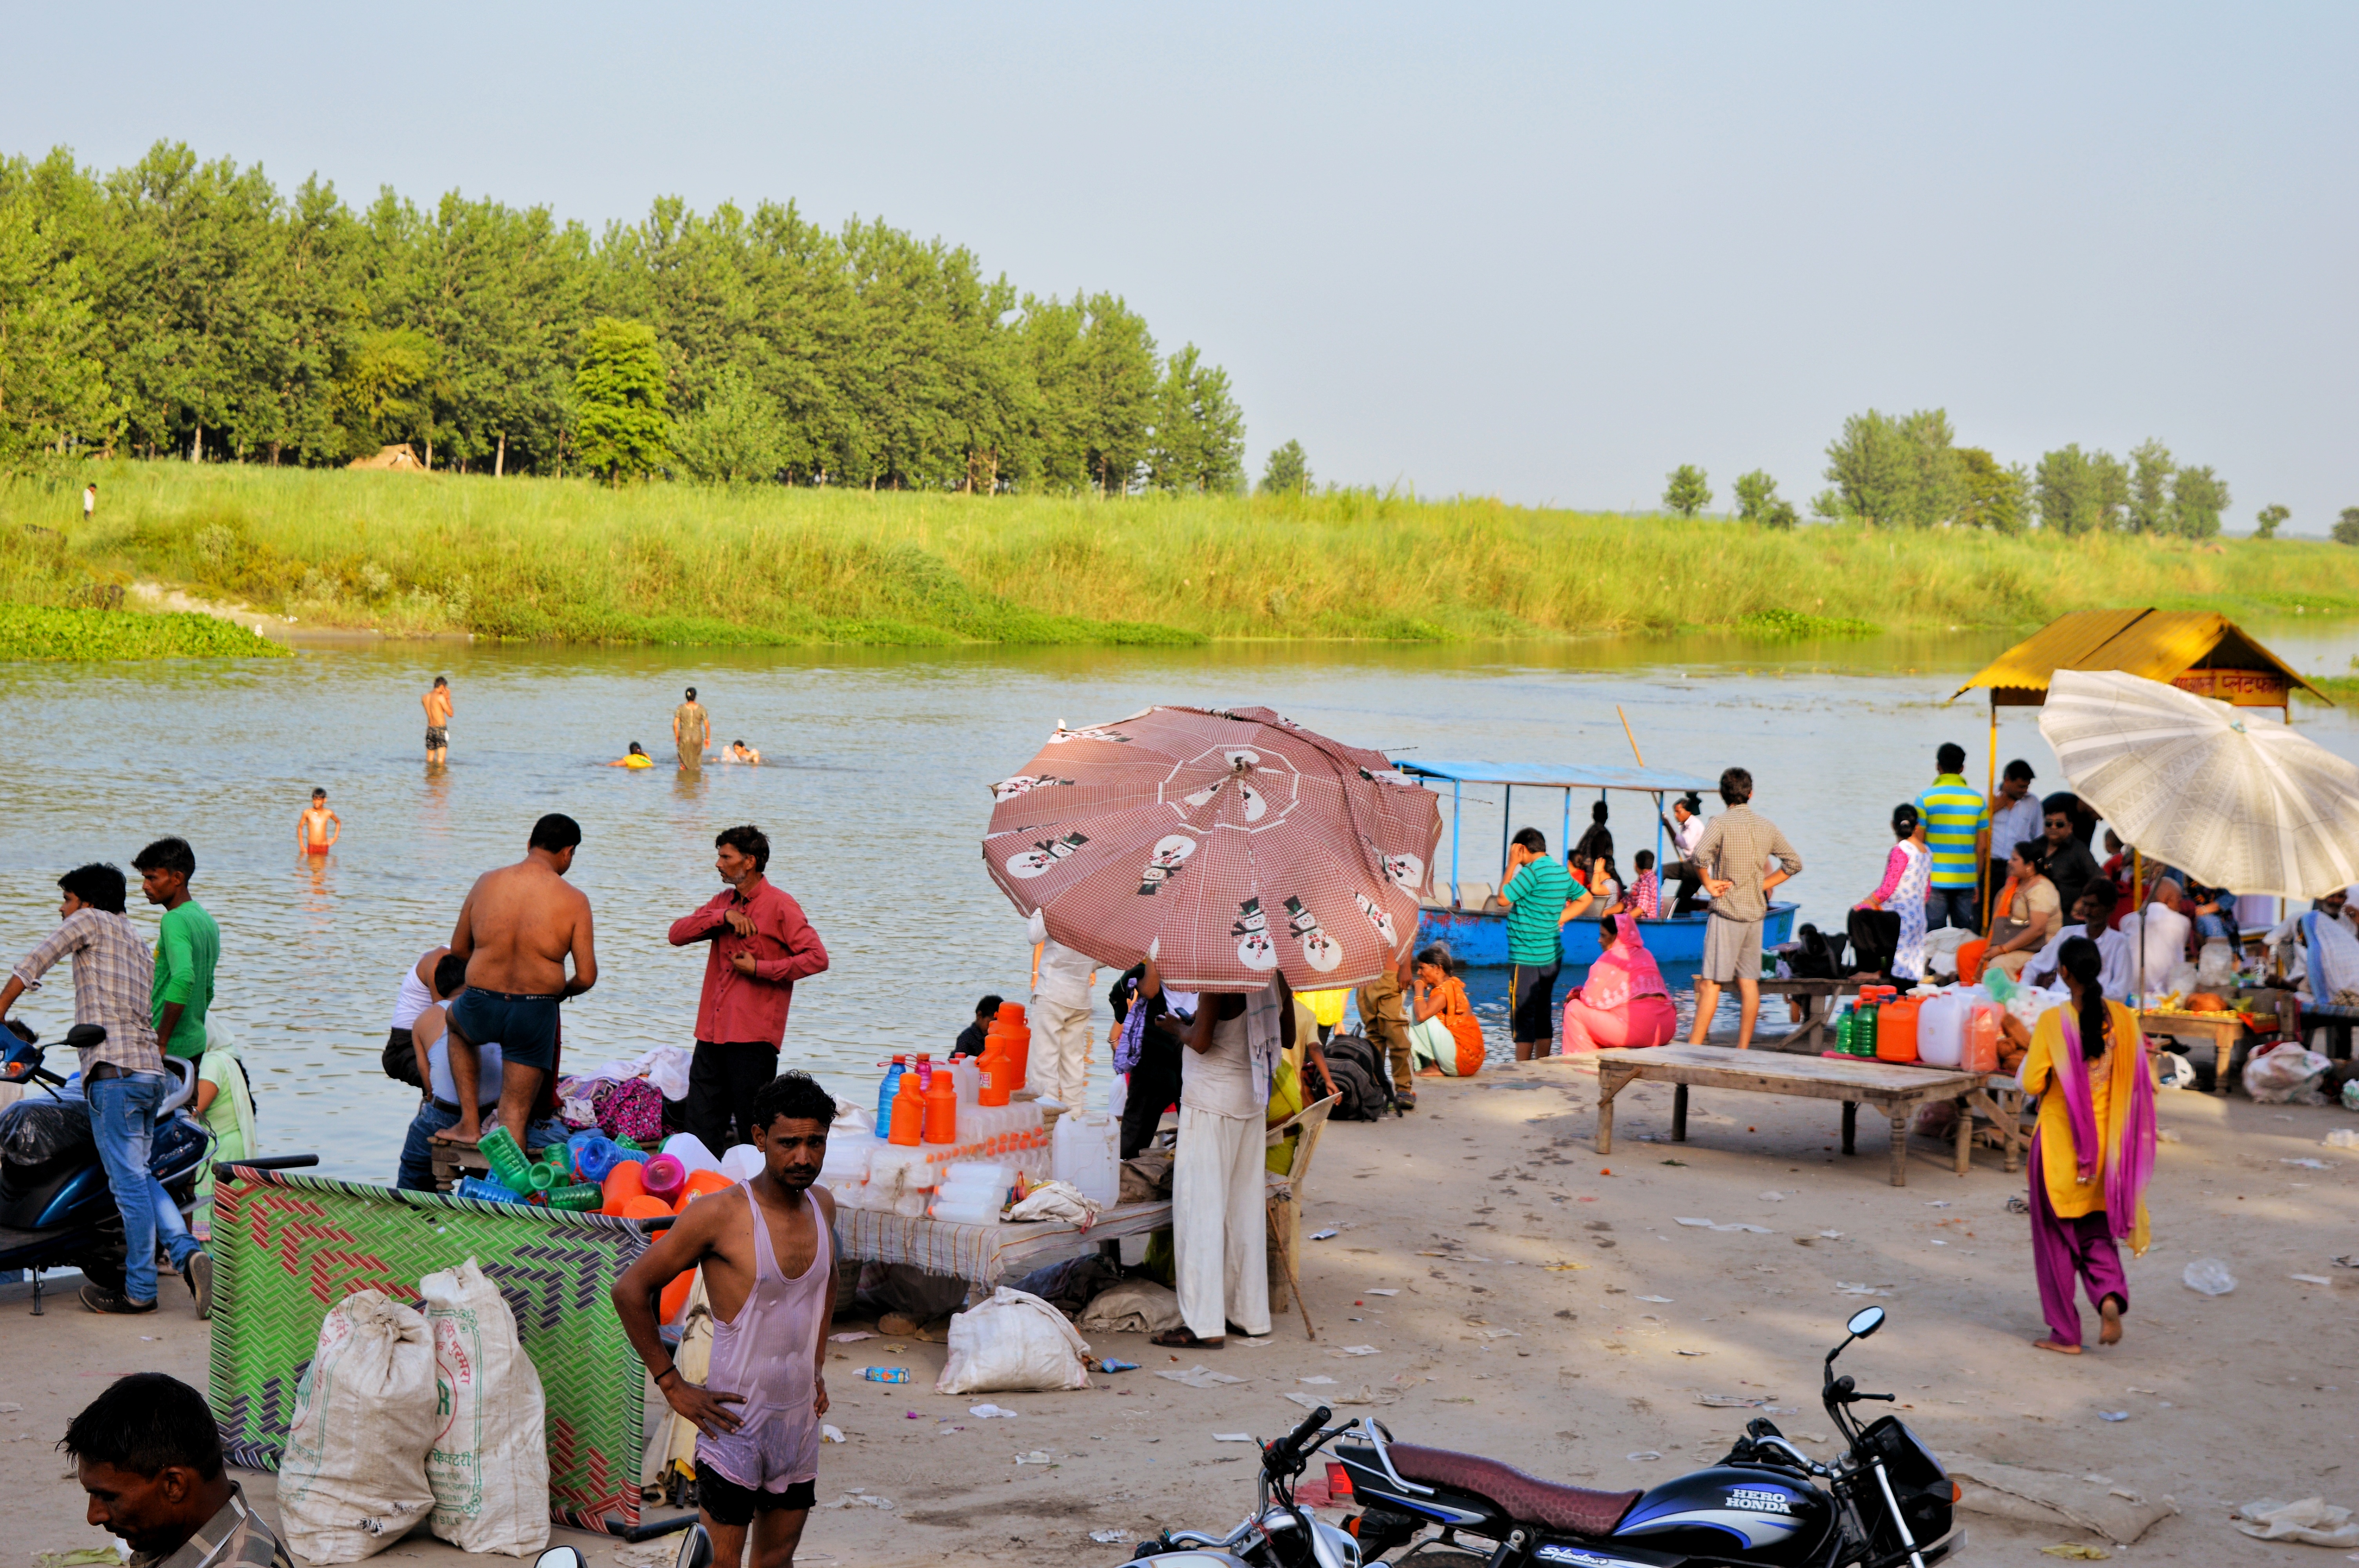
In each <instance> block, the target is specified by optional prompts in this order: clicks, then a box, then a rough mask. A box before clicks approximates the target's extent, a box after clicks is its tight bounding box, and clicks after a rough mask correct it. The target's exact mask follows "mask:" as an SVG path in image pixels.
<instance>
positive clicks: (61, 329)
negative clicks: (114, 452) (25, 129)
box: [0, 158, 122, 468]
mask: <svg viewBox="0 0 2359 1568" xmlns="http://www.w3.org/2000/svg"><path fill="white" fill-rule="evenodd" d="M54 172H55V171H52V173H54ZM61 228H62V222H61V219H60V215H59V214H57V213H55V212H52V211H45V210H44V204H43V202H42V200H41V199H40V193H39V192H38V190H37V189H35V173H34V170H33V168H32V166H31V165H29V164H27V162H26V161H25V160H24V159H22V158H10V159H5V160H0V468H5V467H7V466H9V465H12V464H14V463H16V462H19V461H21V460H23V459H24V458H25V457H27V455H29V454H30V453H32V452H36V451H50V452H60V453H62V452H66V451H69V450H71V449H74V448H76V447H79V446H92V447H103V446H105V445H106V444H108V443H109V442H110V441H111V440H112V439H113V437H114V431H115V428H116V427H117V425H118V423H119V421H120V418H121V413H122V410H121V406H120V404H118V403H117V402H116V400H115V398H114V394H113V392H112V391H111V389H110V388H109V387H108V385H107V380H106V369H105V364H104V362H103V336H102V334H101V332H100V330H99V324H98V319H97V315H96V312H95V311H94V310H93V308H92V304H91V298H90V291H89V288H88V287H87V283H86V278H85V269H84V264H83V262H82V258H81V257H80V256H79V255H77V254H74V251H73V248H72V246H71V237H70V236H69V235H67V234H65V233H63V232H60V230H61Z"/></svg>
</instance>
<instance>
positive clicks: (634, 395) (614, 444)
mask: <svg viewBox="0 0 2359 1568" xmlns="http://www.w3.org/2000/svg"><path fill="white" fill-rule="evenodd" d="M668 403H669V399H668V397H667V395H666V394H665V392H664V374H663V356H662V355H661V354H660V353H658V351H657V350H656V330H655V329H654V328H653V327H650V326H648V325H647V324H646V323H645V322H640V321H618V320H616V319H614V318H613V317H612V316H601V317H600V318H598V319H597V320H595V321H592V323H591V324H590V331H589V333H588V335H587V336H586V337H585V338H584V339H583V341H582V361H581V363H580V364H579V365H577V366H576V367H575V368H574V372H573V405H574V419H575V422H576V430H577V432H578V434H577V437H576V446H577V449H578V450H579V451H580V453H581V460H582V467H584V468H586V469H588V470H590V471H591V472H592V473H598V474H603V475H605V476H606V478H607V480H608V481H610V482H611V481H617V480H621V479H625V478H633V477H636V476H637V475H640V474H644V473H647V472H650V471H652V470H655V469H658V468H660V467H661V466H662V465H663V463H664V460H665V459H666V457H667V456H668V455H669V453H668V449H667V443H666V440H665V438H666V436H667V435H668V434H669V424H670V421H669V420H668V419H667V418H666V417H665V416H664V412H665V409H666V407H667V406H668Z"/></svg>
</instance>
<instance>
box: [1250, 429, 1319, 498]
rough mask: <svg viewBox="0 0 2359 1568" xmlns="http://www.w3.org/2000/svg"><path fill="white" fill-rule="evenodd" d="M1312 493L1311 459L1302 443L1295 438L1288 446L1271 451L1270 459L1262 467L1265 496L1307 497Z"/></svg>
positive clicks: (1287, 443) (1262, 486)
mask: <svg viewBox="0 0 2359 1568" xmlns="http://www.w3.org/2000/svg"><path fill="white" fill-rule="evenodd" d="M1261 492H1262V493H1263V494H1264V495H1307V494H1309V493H1310V457H1309V456H1308V455H1307V454H1306V453H1305V452H1304V451H1303V449H1302V443H1301V442H1299V441H1298V440H1295V439H1294V438H1291V437H1288V438H1287V442H1286V445H1284V446H1282V447H1276V448H1273V449H1271V451H1270V454H1269V458H1268V460H1266V461H1265V462H1264V463H1263V464H1262V466H1261Z"/></svg>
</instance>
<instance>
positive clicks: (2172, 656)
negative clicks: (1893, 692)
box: [1950, 610, 2332, 924]
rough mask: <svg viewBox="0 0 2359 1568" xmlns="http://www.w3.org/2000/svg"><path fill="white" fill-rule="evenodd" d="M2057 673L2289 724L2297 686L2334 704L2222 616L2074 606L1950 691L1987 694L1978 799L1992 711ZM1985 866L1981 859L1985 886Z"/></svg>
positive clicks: (2027, 695) (1994, 777)
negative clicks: (2131, 685) (2159, 685)
mask: <svg viewBox="0 0 2359 1568" xmlns="http://www.w3.org/2000/svg"><path fill="white" fill-rule="evenodd" d="M2058 670H2119V671H2122V672H2123V673H2125V674H2127V675H2134V676H2145V677H2146V678H2147V679H2148V680H2158V681H2163V682H2166V683H2168V684H2169V685H2171V686H2175V687H2179V688H2180V690H2181V691H2191V692H2193V693H2195V694H2196V695H2197V696H2198V697H2213V698H2216V699H2218V700H2219V701H2222V702H2225V703H2228V704H2231V705H2232V706H2234V707H2237V708H2280V709H2282V710H2283V711H2284V713H2285V717H2286V721H2287V722H2288V723H2291V722H2292V721H2293V688H2294V687H2301V688H2302V689H2303V690H2304V691H2306V692H2309V693H2310V695H2311V696H2312V697H2317V698H2318V699H2319V700H2320V701H2321V702H2327V703H2330V704H2331V703H2332V698H2330V697H2327V695H2326V694H2325V693H2324V692H2322V691H2321V690H2319V689H2318V688H2317V687H2314V686H2312V685H2310V682H2308V681H2306V680H2304V679H2302V678H2301V676H2299V675H2298V674H2296V673H2295V672H2294V669H2293V666H2291V665H2288V664H2287V663H2286V662H2285V661H2284V660H2283V659H2280V658H2278V657H2277V655H2276V654H2272V653H2270V652H2269V651H2268V650H2267V648H2264V647H2262V646H2261V645H2260V643H2256V642H2255V641H2254V640H2253V639H2252V638H2251V637H2250V636H2249V635H2247V634H2246V633H2245V631H2244V629H2243V628H2242V627H2240V626H2238V625H2237V624H2236V623H2235V622H2233V621H2231V620H2229V619H2228V618H2227V617H2226V616H2224V615H2214V614H2212V613H2210V612H2209V611H2187V610H2076V611H2073V612H2072V613H2071V614H2070V615H2063V616H2059V617H2058V618H2057V619H2056V620H2054V621H2051V622H2049V623H2048V624H2047V625H2045V626H2043V627H2041V628H2040V629H2039V630H2038V632H2037V633H2033V634H2032V635H2031V636H2030V637H2028V638H2026V639H2025V640H2024V641H2022V642H2020V643H2017V644H2016V645H2015V646H2014V647H2012V648H2009V649H2008V650H2007V651H2006V653H2004V654H2000V655H1999V656H1998V657H1997V658H1995V659H1994V660H1992V661H1991V663H1990V665H1989V666H1988V667H1986V668H1985V669H1984V671H1983V672H1982V673H1981V674H1980V675H1977V676H1974V678H1973V679H1972V680H1970V681H1968V682H1967V683H1966V684H1965V685H1963V686H1962V687H1959V688H1958V689H1957V690H1956V691H1955V692H1952V693H1951V697H1950V700H1951V701H1952V702H1955V701H1956V700H1957V699H1958V698H1959V697H1963V696H1965V695H1966V693H1968V692H1970V691H1973V690H1975V689H1976V688H1978V687H1979V688H1981V689H1984V690H1986V691H1988V692H1989V693H1990V705H1991V709H1990V779H1989V782H1988V784H1986V785H1985V786H1984V796H1983V798H1984V799H1985V800H1988V799H1990V798H1991V797H1992V796H1993V795H1995V794H1996V793H1997V791H1998V710H1999V709H2000V708H2038V707H2039V706H2041V705H2042V704H2044V703H2045V702H2046V701H2047V700H2048V683H2049V680H2050V679H2051V678H2052V677H2053V676H2055V674H2056V672H2057V671H2058ZM1988 869H1989V868H1988V863H1987V861H1986V860H1985V861H1984V866H1983V868H1982V870H1983V871H1984V873H1985V874H1984V882H1985V884H1987V881H1988V876H1987V872H1988ZM1993 892H1995V890H1994V889H1992V888H1990V887H1989V886H1987V885H1985V886H1984V889H1983V898H1982V902H1983V903H1984V905H1985V906H1987V904H1988V903H1989V901H1990V897H1991V894H1992V893H1993ZM1985 924H1987V908H1985Z"/></svg>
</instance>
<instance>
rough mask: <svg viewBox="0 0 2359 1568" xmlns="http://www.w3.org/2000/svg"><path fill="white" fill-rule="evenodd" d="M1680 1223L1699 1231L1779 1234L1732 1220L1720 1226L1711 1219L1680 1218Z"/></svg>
mask: <svg viewBox="0 0 2359 1568" xmlns="http://www.w3.org/2000/svg"><path fill="white" fill-rule="evenodd" d="M1678 1223H1680V1224H1681V1225H1685V1226H1690V1227H1694V1228H1696V1229H1698V1230H1749V1231H1751V1232H1752V1233H1753V1234H1754V1235H1756V1236H1775V1235H1777V1232H1776V1231H1774V1230H1772V1229H1770V1228H1769V1227H1767V1226H1766V1225H1746V1224H1745V1223H1744V1222H1742V1221H1740V1220H1732V1221H1730V1222H1729V1223H1728V1224H1726V1225H1718V1224H1714V1223H1713V1222H1712V1221H1711V1220H1709V1219H1698V1218H1694V1217H1688V1216H1681V1217H1678Z"/></svg>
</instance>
